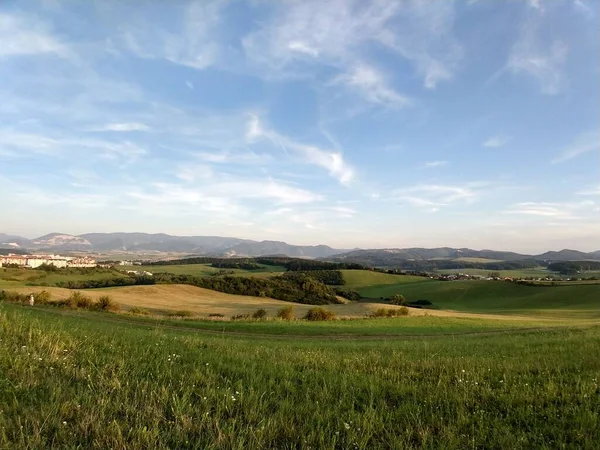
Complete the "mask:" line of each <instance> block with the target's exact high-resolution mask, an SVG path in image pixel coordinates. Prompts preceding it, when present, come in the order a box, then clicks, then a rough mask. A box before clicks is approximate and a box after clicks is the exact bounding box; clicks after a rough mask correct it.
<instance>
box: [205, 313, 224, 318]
mask: <svg viewBox="0 0 600 450" xmlns="http://www.w3.org/2000/svg"><path fill="white" fill-rule="evenodd" d="M208 317H225V314H221V313H210V314H209V315H208Z"/></svg>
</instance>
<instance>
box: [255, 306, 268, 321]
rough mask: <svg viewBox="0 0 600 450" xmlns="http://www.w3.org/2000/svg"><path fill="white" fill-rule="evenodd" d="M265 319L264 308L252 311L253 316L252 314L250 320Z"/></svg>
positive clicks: (265, 312)
mask: <svg viewBox="0 0 600 450" xmlns="http://www.w3.org/2000/svg"><path fill="white" fill-rule="evenodd" d="M265 317H267V310H266V309H264V308H260V309H257V310H256V311H254V314H252V318H253V319H259V320H260V319H264V318H265Z"/></svg>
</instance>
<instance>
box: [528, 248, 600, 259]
mask: <svg viewBox="0 0 600 450" xmlns="http://www.w3.org/2000/svg"><path fill="white" fill-rule="evenodd" d="M536 258H538V259H543V260H544V261H577V260H586V259H600V252H591V253H584V252H580V251H577V250H568V249H564V250H561V251H559V252H546V253H542V254H541V255H538V256H537V257H536Z"/></svg>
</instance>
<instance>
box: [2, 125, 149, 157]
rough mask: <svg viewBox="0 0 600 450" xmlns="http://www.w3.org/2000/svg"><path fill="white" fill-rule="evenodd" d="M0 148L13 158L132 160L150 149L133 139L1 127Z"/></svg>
mask: <svg viewBox="0 0 600 450" xmlns="http://www.w3.org/2000/svg"><path fill="white" fill-rule="evenodd" d="M0 147H1V148H3V149H4V150H5V151H6V152H7V153H5V156H9V157H12V158H27V157H36V156H49V157H58V158H70V159H73V158H82V159H88V160H89V159H98V158H99V159H104V160H108V161H114V162H117V163H119V164H122V163H131V162H133V161H135V160H136V159H138V158H139V157H141V156H143V155H145V154H146V153H147V152H146V150H145V149H144V148H142V147H140V146H138V145H137V144H135V143H133V142H130V141H119V142H113V141H106V140H100V139H92V138H85V137H73V136H61V135H55V136H47V135H43V134H34V133H20V132H15V131H12V130H0Z"/></svg>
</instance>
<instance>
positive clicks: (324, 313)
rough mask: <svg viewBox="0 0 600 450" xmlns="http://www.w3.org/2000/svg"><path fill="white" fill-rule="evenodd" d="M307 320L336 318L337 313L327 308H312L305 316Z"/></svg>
mask: <svg viewBox="0 0 600 450" xmlns="http://www.w3.org/2000/svg"><path fill="white" fill-rule="evenodd" d="M304 318H305V319H306V320H311V321H318V320H333V319H335V313H334V312H333V311H330V310H328V309H325V308H319V307H317V308H311V309H309V310H308V312H307V313H306V316H304Z"/></svg>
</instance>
